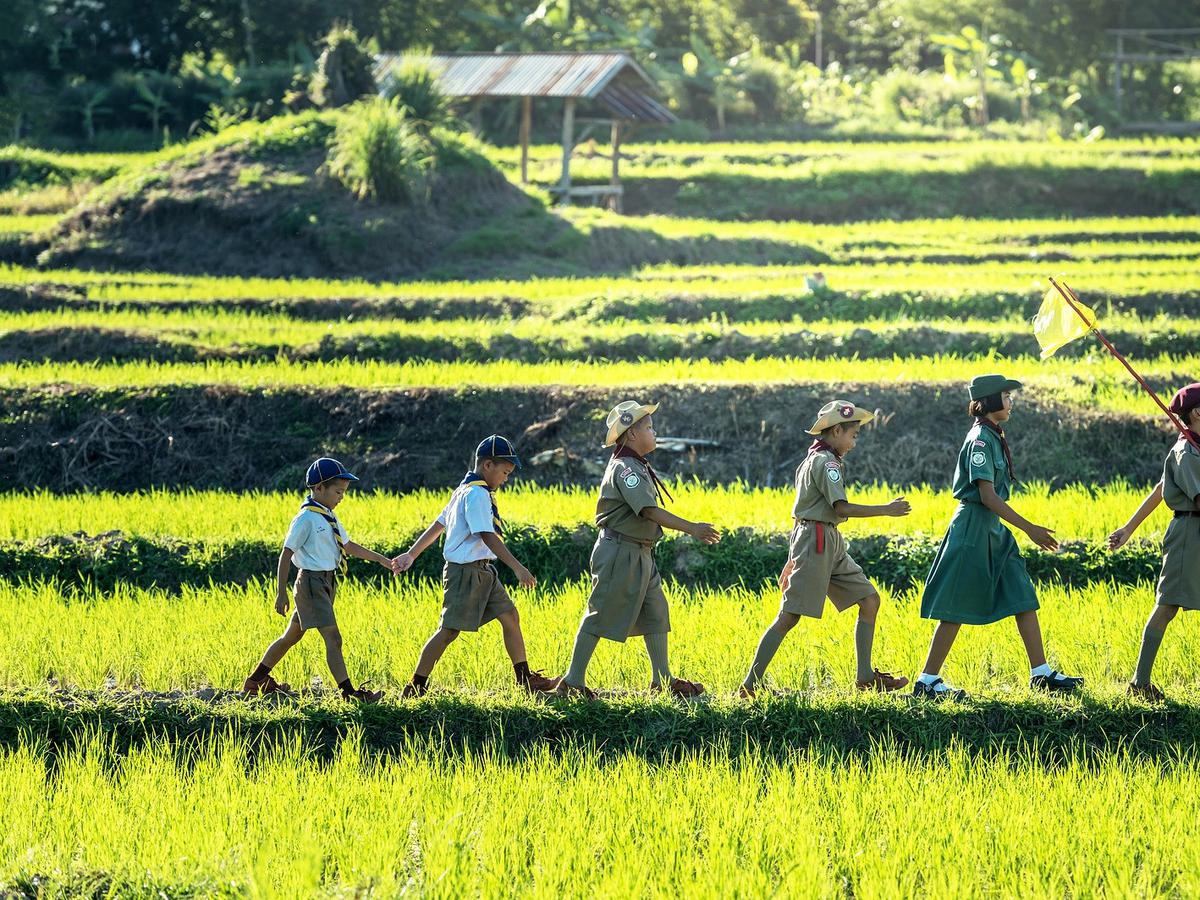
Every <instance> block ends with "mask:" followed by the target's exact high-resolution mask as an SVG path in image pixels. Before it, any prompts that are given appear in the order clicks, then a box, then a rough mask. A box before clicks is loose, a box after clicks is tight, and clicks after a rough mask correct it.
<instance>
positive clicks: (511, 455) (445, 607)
mask: <svg viewBox="0 0 1200 900" xmlns="http://www.w3.org/2000/svg"><path fill="white" fill-rule="evenodd" d="M520 465H521V460H520V459H519V458H518V457H517V453H516V450H514V449H513V445H512V442H511V441H509V440H508V438H506V437H502V436H500V435H498V434H493V435H491V436H490V437H486V438H484V439H483V441H481V442H480V444H479V446H478V447H477V448H476V449H475V468H474V469H472V470H471V471H470V472H468V473H467V474H466V476H465V477H464V478H463V479H462V481H461V482H460V483H459V485H458V487H457V488H456V489H455V491H454V493H453V494H452V495H451V496H450V502H449V503H447V504H446V508H445V509H443V510H442V512H441V514H440V515H438V517H437V519H436V520H434V522H433V523H432V524H431V525H430V526H429V527H428V528H426V529H425V532H424V533H423V534H422V535H421V536H420V537H419V538H417V540H416V543H414V544H413V545H412V547H411V548H410V549H409V550H408V552H407V553H402V554H401V555H400V556H397V557H396V559H395V560H393V562H394V563H395V565H396V569H397V571H399V572H404V571H407V570H408V569H409V568H411V567H412V564H413V562H415V561H416V559H417V557H418V556H420V555H421V554H422V553H424V552H425V550H427V549H428V548H429V547H430V546H431V545H432V544H433V543H434V541H436V540H437V539H438V538H439V537H440V536H441V535H442V534H443V533H445V535H446V543H445V546H444V548H443V554H444V556H445V559H446V562H445V565H444V567H443V569H442V588H443V602H442V618H441V622H440V624H439V626H438V630H437V631H435V632H434V634H433V637H431V638H430V639H429V640H428V641H427V642H426V644H425V646H424V648H422V650H421V656H420V658H419V659H418V660H417V667H416V671H415V672H414V673H413V677H412V681H410V682H409V683H408V684H407V685H406V686H405V688H404V693H403V696H405V697H420V696H422V695H424V694H425V693H426V692H427V691H428V690H429V676H430V675H431V674H432V673H433V668H434V666H436V665H437V662H438V660H439V659H441V658H442V654H443V653H445V652H446V648H447V647H449V646H450V644H451V643H452V642H453V641H454V640H455V638H457V637H458V636H459V634H460V633H462V632H464V631H478V630H479V629H480V627H481V626H483V625H485V624H487V623H488V622H490V621H492V620H493V619H495V620H497V621H498V622H499V623H500V629H501V631H502V632H503V635H504V649H505V650H507V651H508V656H509V658H510V659H511V660H512V664H513V670H514V672H515V673H516V679H517V684H519V685H520V686H521V687H523V688H525V689H527V690H530V691H542V692H545V691H551V690H553V689H554V688H555V686H556V685H557V683H558V682H557V681H555V680H554V679H552V678H547V677H546V676H544V675H543V674H542V673H541V672H536V671H533V670H531V669H530V668H529V662H528V660H527V658H526V655H525V638H524V636H523V635H522V634H521V622H520V618H519V617H518V615H517V607H516V605H515V604H514V603H513V602H512V598H510V597H509V596H508V591H506V590H505V589H504V585H503V584H501V583H500V577H499V575H498V574H497V572H496V567H495V565H494V562H495V560H497V559H499V560H500V561H501V562H503V563H504V564H505V565H506V566H508V567H509V568H510V569H512V571H513V574H514V575H516V576H517V581H518V582H520V584H521V586H522V587H527V588H531V587H533V586H534V585H535V584H536V583H537V581H536V579H535V578H534V577H533V575H532V574H531V573H530V571H529V570H528V569H527V568H525V566H523V565H521V563H520V562H519V561H518V560H517V558H516V557H515V556H513V555H512V552H511V551H510V550H509V549H508V547H507V546H505V544H504V539H503V538H502V537H501V534H502V533H503V530H504V520H503V519H501V518H500V510H499V507H498V506H497V505H496V491H498V490H499V489H500V488H501V487H502V486H503V485H504V483H505V482H506V481H508V477H509V476H510V475H511V474H512V473H513V471H514V470H515V469H517V468H519V467H520Z"/></svg>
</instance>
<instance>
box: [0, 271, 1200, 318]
mask: <svg viewBox="0 0 1200 900" xmlns="http://www.w3.org/2000/svg"><path fill="white" fill-rule="evenodd" d="M814 269H819V270H820V271H822V272H823V273H824V274H825V276H826V278H827V279H828V285H829V288H830V289H831V290H836V291H862V292H870V291H887V292H889V293H895V292H902V291H927V292H934V293H940V294H946V295H955V294H963V293H971V294H978V293H981V292H984V291H987V292H990V293H1016V294H1023V295H1026V296H1028V297H1035V296H1040V294H1041V293H1043V292H1044V291H1045V290H1046V289H1047V288H1048V287H1049V282H1048V281H1047V280H1046V278H1047V276H1049V275H1054V274H1056V273H1058V274H1062V275H1063V276H1064V277H1066V278H1067V279H1068V280H1069V282H1070V284H1071V286H1072V287H1073V288H1075V290H1076V291H1077V292H1078V293H1079V294H1080V296H1081V297H1082V298H1083V299H1084V300H1085V301H1087V300H1088V299H1089V298H1090V297H1091V296H1093V295H1098V296H1103V295H1130V294H1135V295H1142V294H1151V293H1155V292H1158V293H1180V292H1187V291H1193V290H1195V289H1196V276H1197V272H1198V271H1200V266H1198V265H1197V263H1196V262H1195V261H1193V260H1186V259H1150V260H1128V259H1125V260H1102V261H1090V260H1088V261H1078V260H1076V261H1063V262H1054V263H1045V262H1039V261H1037V260H1033V259H1031V260H1028V261H1021V262H1011V261H1007V262H984V263H978V264H974V265H971V264H966V263H953V264H950V263H941V264H937V263H913V264H911V265H900V264H892V263H887V264H883V263H880V264H861V265H860V264H854V265H838V264H828V265H826V264H822V265H816V266H814V265H808V266H733V265H730V266H693V267H687V268H680V267H671V266H656V267H653V268H648V269H645V270H643V271H641V272H639V273H637V274H636V275H632V276H624V277H604V276H594V277H587V278H535V279H530V280H526V281H506V280H480V281H445V282H438V281H433V282H420V281H414V282H407V283H404V284H394V283H393V284H389V283H382V284H373V283H369V282H365V281H352V280H346V281H341V280H322V279H283V278H235V277H184V276H178V275H169V274H162V273H134V272H123V273H100V272H86V271H82V270H77V269H57V270H54V271H52V272H46V271H42V270H38V269H31V268H26V267H22V266H16V265H11V264H10V265H0V282H5V283H10V284H43V283H47V282H49V283H51V284H63V285H71V286H80V287H85V288H86V289H87V292H88V296H89V297H90V298H92V299H96V300H120V301H139V300H144V301H159V302H161V301H171V300H176V301H196V300H201V301H203V300H213V299H246V300H298V299H307V298H314V299H322V298H347V297H356V298H357V297H361V298H372V297H397V298H413V299H429V300H437V299H451V298H476V299H480V298H481V299H497V298H515V299H521V300H525V301H528V302H531V303H534V304H539V305H543V306H544V307H545V308H546V309H547V310H548V311H553V312H557V313H559V314H563V315H568V316H569V315H572V314H574V312H575V310H576V309H577V308H578V306H579V305H580V303H581V302H586V301H589V300H593V299H614V298H619V297H628V298H635V299H636V298H639V297H663V296H686V297H696V298H700V297H714V296H715V297H729V296H735V297H742V298H747V299H749V298H752V297H756V296H762V295H780V294H783V295H786V294H803V293H805V292H806V288H805V283H804V282H805V278H806V277H807V276H809V275H811V274H812V272H813V271H814Z"/></svg>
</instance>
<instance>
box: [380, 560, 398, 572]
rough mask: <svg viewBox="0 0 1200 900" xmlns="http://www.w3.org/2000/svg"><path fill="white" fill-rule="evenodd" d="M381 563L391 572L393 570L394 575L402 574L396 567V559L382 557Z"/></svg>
mask: <svg viewBox="0 0 1200 900" xmlns="http://www.w3.org/2000/svg"><path fill="white" fill-rule="evenodd" d="M379 564H380V565H381V566H383V567H384V568H385V569H387V570H388V571H389V572H391V573H392V574H393V575H399V574H400V570H399V569H397V568H396V561H395V560H394V559H381V560H379Z"/></svg>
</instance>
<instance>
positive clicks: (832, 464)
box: [825, 459, 841, 469]
mask: <svg viewBox="0 0 1200 900" xmlns="http://www.w3.org/2000/svg"><path fill="white" fill-rule="evenodd" d="M825 468H827V469H841V465H840V464H838V463H836V462H834V461H833V460H832V459H831V460H829V462H827V463H825Z"/></svg>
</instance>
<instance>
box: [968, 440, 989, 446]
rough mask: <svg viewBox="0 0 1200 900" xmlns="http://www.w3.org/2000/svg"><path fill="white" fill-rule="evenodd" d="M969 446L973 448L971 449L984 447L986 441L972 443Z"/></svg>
mask: <svg viewBox="0 0 1200 900" xmlns="http://www.w3.org/2000/svg"><path fill="white" fill-rule="evenodd" d="M971 446H973V447H986V446H987V441H975V442H974V443H972V445H971Z"/></svg>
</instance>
